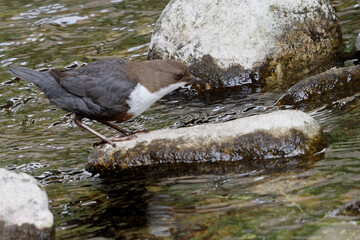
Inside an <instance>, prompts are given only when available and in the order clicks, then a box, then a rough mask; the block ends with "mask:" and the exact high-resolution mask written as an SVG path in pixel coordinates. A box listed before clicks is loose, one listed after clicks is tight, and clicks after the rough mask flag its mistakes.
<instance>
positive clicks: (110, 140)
mask: <svg viewBox="0 0 360 240" xmlns="http://www.w3.org/2000/svg"><path fill="white" fill-rule="evenodd" d="M134 138H137V136H135V135H130V136H124V135H123V134H121V135H120V134H119V135H117V136H115V137H112V138H106V139H101V140H100V141H97V142H95V143H94V144H93V146H94V147H96V146H99V145H101V144H105V143H109V144H110V145H111V146H113V147H116V143H115V142H124V141H129V140H131V139H134Z"/></svg>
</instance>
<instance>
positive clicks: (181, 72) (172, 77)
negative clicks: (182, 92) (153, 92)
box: [154, 59, 210, 89]
mask: <svg viewBox="0 0 360 240" xmlns="http://www.w3.org/2000/svg"><path fill="white" fill-rule="evenodd" d="M154 61H158V64H159V65H158V70H159V72H161V74H162V75H163V76H166V78H167V79H168V81H169V83H170V82H171V84H174V83H181V82H183V83H185V84H196V85H200V86H201V87H202V88H203V89H208V88H210V83H209V81H208V80H206V79H202V78H198V77H195V76H194V75H192V74H191V73H190V72H189V70H188V69H187V68H186V67H185V65H184V64H182V63H181V62H177V61H174V60H170V59H166V60H154Z"/></svg>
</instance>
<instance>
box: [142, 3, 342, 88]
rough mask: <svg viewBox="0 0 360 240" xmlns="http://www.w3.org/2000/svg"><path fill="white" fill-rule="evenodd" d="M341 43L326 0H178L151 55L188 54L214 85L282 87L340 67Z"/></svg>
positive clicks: (155, 39) (154, 41)
mask: <svg viewBox="0 0 360 240" xmlns="http://www.w3.org/2000/svg"><path fill="white" fill-rule="evenodd" d="M341 41H342V37H341V32H340V27H339V24H338V20H337V17H336V15H335V11H334V9H333V8H332V7H331V5H330V2H329V1H327V0H317V1H300V0H296V1H280V0H272V1H245V2H241V3H239V2H237V1H231V0H222V1H210V2H209V1H205V0H201V1H199V0H196V1H194V0H192V1H186V3H185V2H184V1H180V0H172V1H170V3H169V4H168V5H167V7H166V8H165V9H164V11H163V13H162V14H161V16H160V18H159V20H158V22H157V24H156V26H155V29H154V32H153V35H152V38H151V43H150V45H149V53H148V57H149V59H158V58H172V59H176V60H181V61H183V62H185V63H186V65H187V66H188V67H189V68H190V69H191V71H192V72H193V73H194V74H195V75H196V76H199V77H203V78H207V79H211V80H212V82H213V84H214V85H215V86H236V85H241V84H246V83H254V82H256V83H260V85H261V87H262V88H263V89H264V90H279V89H286V88H288V87H290V86H291V85H293V84H295V83H296V82H298V81H299V80H300V79H302V78H304V77H307V76H310V75H312V74H316V73H319V72H322V71H324V70H326V69H329V68H331V67H334V66H336V65H340V64H341V63H340V61H339V60H338V59H337V58H336V55H337V54H338V53H340V52H341V51H342V43H341Z"/></svg>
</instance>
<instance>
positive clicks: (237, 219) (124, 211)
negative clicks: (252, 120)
mask: <svg viewBox="0 0 360 240" xmlns="http://www.w3.org/2000/svg"><path fill="white" fill-rule="evenodd" d="M167 2H168V1H167V0H164V1H162V0H105V1H85V0H72V1H70V0H60V1H50V0H35V1H30V0H11V1H10V0H2V1H0V32H1V34H0V139H1V142H0V167H3V168H7V169H11V170H18V171H22V172H26V173H28V174H30V175H32V176H34V177H36V178H37V179H38V180H39V181H40V182H41V184H42V185H43V186H44V187H45V190H46V192H47V194H48V197H49V204H50V210H51V212H52V213H53V214H54V221H55V228H56V239H92V238H95V237H98V238H96V239H159V238H160V239H339V238H338V236H339V234H341V233H344V232H346V233H344V234H349V236H350V238H348V239H359V236H360V227H359V226H358V224H359V223H360V222H359V221H358V220H357V218H356V219H353V218H339V217H335V216H333V214H331V213H332V211H333V210H334V209H336V208H338V207H341V206H343V205H344V204H346V203H348V202H351V201H354V200H357V199H359V198H360V110H359V102H355V103H351V104H348V105H346V107H344V108H336V107H329V106H327V107H326V106H324V107H320V108H318V109H315V110H313V111H311V112H309V114H311V115H312V116H313V117H314V118H315V119H316V120H317V121H318V122H319V123H320V124H321V125H322V127H323V128H324V131H325V133H326V135H327V137H328V139H329V143H330V144H329V146H328V148H327V149H326V150H325V151H324V153H323V154H322V155H321V157H320V160H319V161H316V162H314V163H313V164H312V165H311V166H310V167H309V166H308V167H306V168H294V169H288V170H284V171H275V172H271V171H264V170H261V169H258V170H257V169H255V170H251V171H247V172H246V171H244V172H225V173H222V174H214V175H195V176H194V175H184V176H176V177H174V176H173V177H163V178H155V179H151V180H149V179H144V180H137V181H135V180H134V181H131V180H128V181H124V180H104V179H100V178H98V177H97V176H91V174H90V173H88V172H86V171H85V169H84V168H85V164H86V162H87V158H88V156H89V154H90V153H91V151H92V143H93V142H94V141H96V139H95V138H94V137H93V136H91V135H89V134H88V133H86V132H84V131H83V130H82V129H80V128H79V127H77V126H76V125H75V124H74V122H73V121H72V118H73V116H72V115H71V114H68V113H66V112H64V111H61V110H59V109H57V108H56V107H55V106H53V105H50V104H49V102H48V100H47V99H46V98H45V97H44V95H43V94H42V93H41V92H40V91H39V90H38V88H37V87H35V86H33V85H32V84H29V83H28V82H25V81H22V80H18V79H13V78H12V77H11V76H10V75H9V74H8V73H7V68H8V67H9V66H10V65H11V64H17V65H22V66H27V67H30V68H35V69H41V68H52V67H58V68H64V67H71V66H72V65H79V64H82V63H84V62H85V63H86V62H89V61H91V60H94V59H101V58H104V57H109V56H117V57H122V58H125V59H128V60H139V61H143V60H146V58H147V57H146V55H147V47H148V43H149V41H150V37H151V31H152V29H153V27H154V24H155V22H156V20H157V18H158V17H159V15H160V13H161V11H162V9H163V8H164V7H165V6H166V4H167ZM332 4H333V6H334V7H335V9H336V11H337V13H338V15H339V18H340V21H341V24H342V31H343V38H344V42H345V45H346V46H349V45H350V44H351V41H352V40H353V39H354V38H356V36H357V34H358V33H359V32H360V27H359V26H360V4H359V2H358V1H357V0H346V1H345V0H343V1H340V0H336V1H332ZM183 91H190V90H186V89H185V90H181V91H180V92H178V93H174V94H171V95H170V96H167V97H165V98H164V99H162V100H160V101H159V102H158V103H156V104H155V105H154V106H153V107H152V108H151V109H150V110H149V111H147V112H146V113H144V114H143V115H142V116H140V117H138V118H137V119H135V120H134V121H131V122H127V123H124V124H122V126H123V127H125V128H127V129H130V130H136V129H142V128H148V129H150V130H154V129H160V128H164V127H179V126H187V125H192V124H197V123H203V122H221V121H226V120H229V119H232V118H236V117H241V116H243V115H244V114H245V113H246V112H247V110H248V109H259V110H260V111H261V109H263V108H265V107H267V106H271V105H272V104H274V103H275V101H276V100H277V98H278V97H279V96H280V95H281V94H272V93H267V94H263V93H259V92H258V91H256V90H255V91H254V90H253V89H251V90H249V92H252V94H250V95H249V94H248V92H247V89H246V88H244V89H243V90H242V91H238V92H237V93H236V94H227V95H225V96H223V97H222V98H220V97H219V98H215V99H214V101H213V102H212V103H211V104H207V103H205V102H204V101H203V100H202V99H200V98H197V97H196V96H195V97H194V96H193V95H191V96H193V97H190V98H189V97H188V96H189V94H184V93H183ZM86 123H87V124H88V125H90V126H91V127H93V128H95V129H96V130H98V131H100V132H101V133H103V134H105V135H107V136H109V135H111V134H114V133H115V132H113V131H112V130H109V129H108V128H106V127H104V126H102V125H101V124H98V123H96V122H92V121H86ZM0 197H1V196H0ZM342 236H344V235H342ZM351 236H354V238H352V237H351Z"/></svg>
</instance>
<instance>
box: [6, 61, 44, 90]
mask: <svg viewBox="0 0 360 240" xmlns="http://www.w3.org/2000/svg"><path fill="white" fill-rule="evenodd" d="M8 72H9V73H10V74H11V75H14V76H16V77H19V78H21V79H24V80H26V81H28V82H32V83H35V84H36V85H38V86H39V85H42V84H41V83H42V82H44V81H45V82H46V81H47V80H48V78H49V74H46V73H43V72H38V71H35V70H31V69H28V68H24V67H19V66H14V65H13V66H11V67H10V68H9V70H8Z"/></svg>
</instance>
